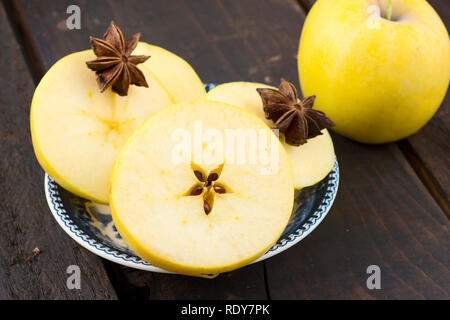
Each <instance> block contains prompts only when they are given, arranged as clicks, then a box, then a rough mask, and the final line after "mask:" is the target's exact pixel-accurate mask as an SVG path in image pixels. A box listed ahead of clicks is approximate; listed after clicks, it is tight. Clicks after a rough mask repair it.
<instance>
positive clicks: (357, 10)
mask: <svg viewBox="0 0 450 320" xmlns="http://www.w3.org/2000/svg"><path fill="white" fill-rule="evenodd" d="M390 3H391V5H392V6H391V7H390V6H389V4H390ZM389 8H391V9H389ZM298 71H299V77H300V85H301V89H302V92H303V94H304V95H305V96H308V95H312V94H314V95H316V96H317V99H316V101H315V104H314V105H315V108H317V109H318V110H321V111H323V112H325V113H326V114H327V116H329V117H330V118H331V119H332V120H333V121H334V122H335V124H336V126H335V127H333V129H332V130H334V131H336V132H337V133H339V134H341V135H343V136H345V137H348V138H351V139H353V140H355V141H358V142H362V143H373V144H378V143H386V142H393V141H397V140H400V139H403V138H406V137H408V136H410V135H412V134H414V133H415V132H417V131H418V130H419V129H420V128H422V127H423V126H424V125H425V124H426V123H427V122H428V121H429V120H430V119H431V117H432V116H433V115H434V114H435V113H436V111H437V109H438V108H439V106H440V105H441V103H442V101H443V99H444V97H445V94H446V92H447V90H448V86H449V81H450V38H449V35H448V31H447V30H446V27H445V25H444V23H443V22H442V20H441V19H440V17H439V15H438V14H437V13H436V11H435V10H434V9H433V8H432V7H431V5H430V4H429V3H428V2H427V1H425V0H402V1H388V0H378V1H360V0H347V1H335V0H329V1H327V0H319V1H316V2H315V4H314V6H313V7H312V8H311V10H310V11H309V14H308V16H307V18H306V20H305V23H304V26H303V29H302V34H301V37H300V44H299V49H298Z"/></svg>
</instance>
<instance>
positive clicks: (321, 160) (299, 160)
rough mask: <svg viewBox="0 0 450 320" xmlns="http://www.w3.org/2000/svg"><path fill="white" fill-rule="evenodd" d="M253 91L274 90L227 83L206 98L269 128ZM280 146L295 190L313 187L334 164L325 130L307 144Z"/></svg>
mask: <svg viewBox="0 0 450 320" xmlns="http://www.w3.org/2000/svg"><path fill="white" fill-rule="evenodd" d="M257 88H272V89H276V88H274V87H272V86H268V85H266V84H262V83H254V82H230V83H225V84H222V85H219V86H217V87H215V88H214V89H212V90H211V91H209V92H208V93H207V95H206V99H208V100H213V101H220V102H224V103H228V104H231V105H234V106H237V107H240V108H243V109H245V110H246V111H248V112H250V113H252V114H254V115H256V116H257V117H258V118H260V119H261V120H263V121H264V122H265V123H266V124H267V125H268V126H269V127H272V126H273V122H272V120H268V119H266V116H265V114H264V110H263V104H262V101H261V97H260V96H259V94H258V92H257V91H256V89H257ZM282 145H283V147H284V148H285V149H286V152H287V154H288V156H289V158H290V159H291V163H292V167H293V174H294V187H295V188H296V189H301V188H304V187H308V186H311V185H314V184H315V183H317V182H319V181H321V180H322V179H323V178H325V177H326V175H327V174H328V173H329V172H330V171H331V169H333V166H334V161H335V154H334V147H333V141H332V140H331V137H330V134H329V133H328V130H326V129H323V130H322V135H319V136H317V137H314V138H312V139H308V142H307V143H305V144H303V145H301V146H298V147H296V146H291V145H289V144H287V143H285V142H284V141H283V142H282Z"/></svg>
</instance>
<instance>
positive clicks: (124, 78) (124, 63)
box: [86, 21, 150, 96]
mask: <svg viewBox="0 0 450 320" xmlns="http://www.w3.org/2000/svg"><path fill="white" fill-rule="evenodd" d="M140 36H141V34H140V33H136V34H134V35H133V36H132V37H131V38H130V39H128V40H126V41H125V40H124V37H123V34H122V31H120V29H119V28H118V27H117V25H116V24H115V23H114V21H111V24H110V25H109V28H108V30H106V33H105V34H104V36H103V37H104V40H102V39H98V38H94V37H90V41H91V44H92V49H93V50H94V53H95V55H96V56H97V59H96V60H93V61H87V62H86V64H87V66H88V67H89V69H91V70H93V71H95V73H96V75H97V83H98V86H99V88H100V91H101V92H103V91H105V90H106V89H107V88H109V87H110V86H112V90H113V91H114V92H116V93H117V94H119V95H121V96H126V95H127V94H128V88H129V86H130V84H134V85H137V86H143V87H148V84H147V81H146V80H145V77H144V74H143V73H142V71H141V70H139V69H138V68H137V67H136V65H138V64H140V63H142V62H144V61H146V60H147V59H148V58H150V56H144V55H139V56H132V55H131V53H132V52H133V51H134V49H136V46H137V44H138V42H139V38H140Z"/></svg>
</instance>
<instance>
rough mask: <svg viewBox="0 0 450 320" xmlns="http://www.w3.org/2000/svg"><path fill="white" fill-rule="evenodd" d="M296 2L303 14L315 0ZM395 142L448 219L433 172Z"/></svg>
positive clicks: (443, 196) (410, 149)
mask: <svg viewBox="0 0 450 320" xmlns="http://www.w3.org/2000/svg"><path fill="white" fill-rule="evenodd" d="M296 2H297V3H298V5H299V6H300V8H301V9H302V10H303V12H305V15H307V14H308V12H309V10H310V9H311V7H312V5H313V4H314V2H315V0H296ZM442 103H444V102H442ZM395 144H397V146H398V147H399V149H400V151H401V152H402V154H403V156H404V157H405V158H406V160H407V161H408V163H409V165H410V166H411V168H412V169H413V170H414V172H415V173H416V175H417V176H418V177H419V179H420V181H421V182H422V184H423V185H424V186H425V188H426V189H427V190H428V192H429V193H430V194H431V196H432V197H433V199H434V200H435V201H436V203H437V204H438V206H439V207H440V208H441V209H442V211H444V213H445V215H446V216H447V218H449V219H450V203H448V200H447V197H446V194H445V191H444V190H443V189H442V187H441V185H440V184H439V182H438V181H437V180H436V178H435V177H434V176H433V174H432V173H431V172H430V171H429V170H428V169H427V167H426V165H425V164H424V162H423V161H422V159H421V158H420V157H419V155H418V154H417V152H416V151H415V150H414V148H413V147H412V145H411V143H410V142H409V141H408V139H407V138H406V139H403V140H400V141H398V142H396V143H395Z"/></svg>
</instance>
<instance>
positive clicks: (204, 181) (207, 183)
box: [189, 166, 227, 215]
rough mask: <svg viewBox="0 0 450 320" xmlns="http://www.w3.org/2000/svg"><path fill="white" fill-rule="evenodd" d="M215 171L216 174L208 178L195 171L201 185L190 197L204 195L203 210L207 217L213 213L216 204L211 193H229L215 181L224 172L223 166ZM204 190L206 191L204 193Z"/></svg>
mask: <svg viewBox="0 0 450 320" xmlns="http://www.w3.org/2000/svg"><path fill="white" fill-rule="evenodd" d="M215 171H216V172H211V173H209V174H208V176H205V175H203V173H202V172H201V171H199V170H194V175H195V177H196V178H197V180H198V181H199V182H200V183H201V184H199V185H197V186H195V187H193V188H192V189H191V191H190V192H189V195H190V196H199V195H201V194H202V193H204V195H203V210H204V211H205V214H207V215H208V214H209V213H210V212H211V210H212V205H213V203H214V193H213V192H211V190H214V192H215V193H218V194H224V193H227V190H226V189H225V187H223V186H221V185H217V184H215V181H217V179H219V173H220V172H221V171H222V166H219V168H217V169H216V170H215ZM204 190H206V191H205V192H204Z"/></svg>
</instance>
